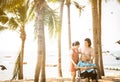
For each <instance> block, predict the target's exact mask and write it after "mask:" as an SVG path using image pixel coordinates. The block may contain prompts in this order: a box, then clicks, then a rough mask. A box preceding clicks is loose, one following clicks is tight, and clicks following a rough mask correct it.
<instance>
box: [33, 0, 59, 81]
mask: <svg viewBox="0 0 120 82" xmlns="http://www.w3.org/2000/svg"><path fill="white" fill-rule="evenodd" d="M34 4H35V12H36V26H37V27H36V28H37V39H38V57H37V58H38V59H37V64H36V70H35V76H34V78H35V79H34V82H38V81H39V75H41V78H40V82H46V76H45V60H46V59H45V57H46V54H45V34H44V25H47V26H48V27H49V33H50V35H52V34H53V33H54V31H56V30H53V29H57V28H58V27H56V26H58V25H59V24H58V20H59V19H58V16H57V15H56V12H54V11H53V10H52V9H51V8H50V7H49V6H48V5H47V3H46V1H45V0H34ZM48 13H49V14H48Z"/></svg>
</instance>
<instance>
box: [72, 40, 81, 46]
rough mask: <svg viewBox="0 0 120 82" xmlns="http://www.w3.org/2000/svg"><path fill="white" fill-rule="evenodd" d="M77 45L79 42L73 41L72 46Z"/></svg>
mask: <svg viewBox="0 0 120 82" xmlns="http://www.w3.org/2000/svg"><path fill="white" fill-rule="evenodd" d="M77 45H80V42H79V41H75V42H74V43H73V44H72V46H77Z"/></svg>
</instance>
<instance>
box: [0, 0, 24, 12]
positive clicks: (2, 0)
mask: <svg viewBox="0 0 120 82" xmlns="http://www.w3.org/2000/svg"><path fill="white" fill-rule="evenodd" d="M23 3H24V0H0V7H1V8H2V9H5V10H8V11H14V10H15V9H16V8H18V7H21V5H22V4H23Z"/></svg>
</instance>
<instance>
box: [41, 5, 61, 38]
mask: <svg viewBox="0 0 120 82" xmlns="http://www.w3.org/2000/svg"><path fill="white" fill-rule="evenodd" d="M48 13H49V14H48ZM43 16H44V24H45V25H47V26H48V30H49V35H50V37H52V36H53V35H56V34H57V32H58V30H57V28H58V26H59V17H58V15H57V9H55V10H52V9H51V8H50V7H49V6H46V7H45V9H44V15H43Z"/></svg>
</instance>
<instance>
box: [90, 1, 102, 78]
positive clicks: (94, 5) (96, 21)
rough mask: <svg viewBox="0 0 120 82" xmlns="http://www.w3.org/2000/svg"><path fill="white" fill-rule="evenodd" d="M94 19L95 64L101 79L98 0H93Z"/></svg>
mask: <svg viewBox="0 0 120 82" xmlns="http://www.w3.org/2000/svg"><path fill="white" fill-rule="evenodd" d="M92 17H93V43H94V52H95V63H96V65H97V67H98V75H99V78H101V74H100V69H99V61H98V59H99V53H98V30H99V29H98V11H97V0H92Z"/></svg>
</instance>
